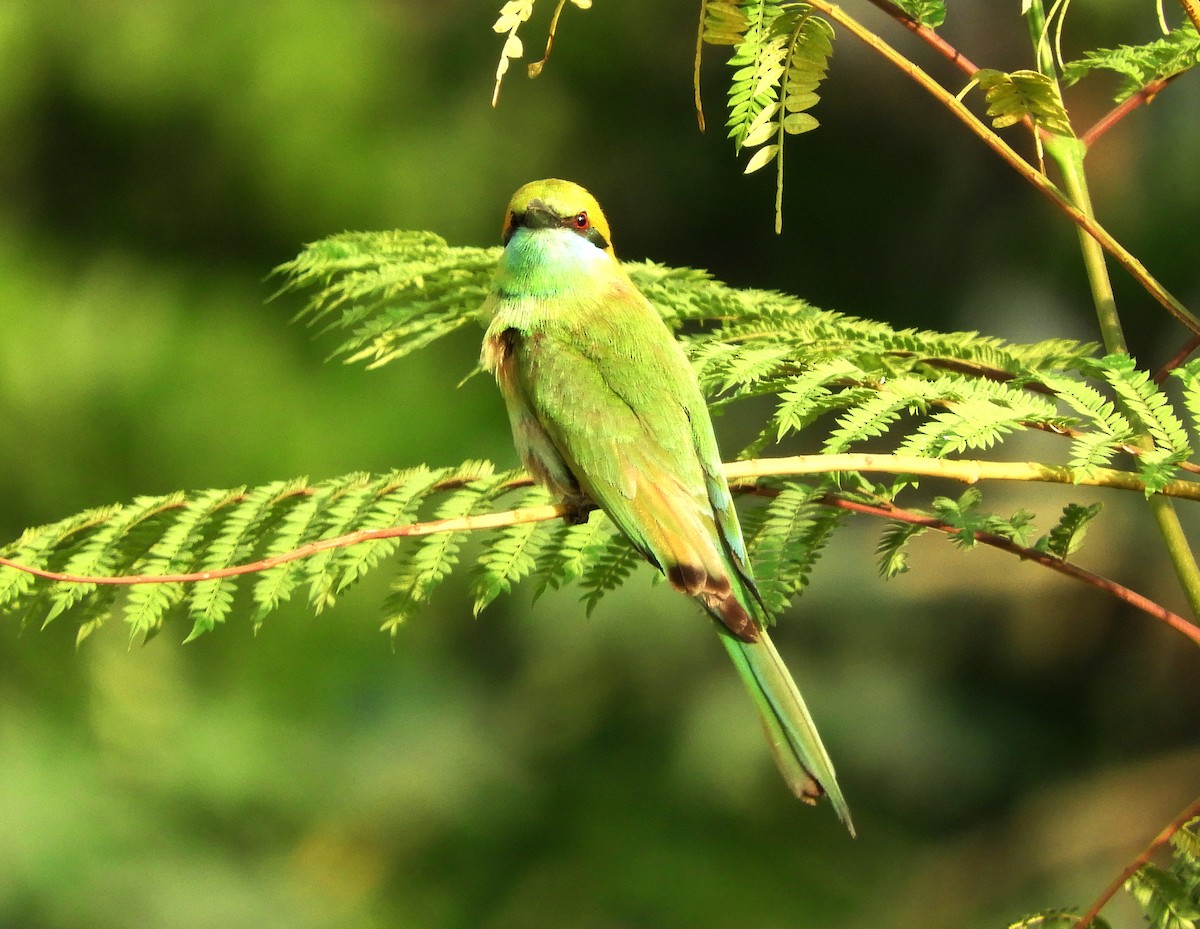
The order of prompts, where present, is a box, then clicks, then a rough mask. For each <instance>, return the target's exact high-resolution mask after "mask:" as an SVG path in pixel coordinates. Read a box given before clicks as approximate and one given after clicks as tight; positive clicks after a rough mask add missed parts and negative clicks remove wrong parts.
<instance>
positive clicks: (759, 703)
mask: <svg viewBox="0 0 1200 929" xmlns="http://www.w3.org/2000/svg"><path fill="white" fill-rule="evenodd" d="M717 628H718V631H719V632H720V633H721V641H722V642H724V643H725V648H726V650H728V652H729V657H730V658H732V659H733V663H734V665H735V666H736V667H737V670H738V674H739V675H741V678H742V680H743V681H744V682H745V684H746V689H747V690H749V691H750V696H751V697H753V698H754V705H755V706H756V707H758V712H759V715H760V716H761V717H762V723H763V729H765V730H766V734H767V741H768V743H770V746H771V753H772V754H773V755H774V756H775V763H776V764H777V765H779V771H780V773H781V774H782V775H783V779H784V780H785V781H786V782H787V784H788V787H790V788H791V790H792V792H793V793H794V794H795V795H796V796H797V797H799V798H800V799H801V800H804V801H805V802H806V803H816V802H817V800H819V799H820V798H821V796H822V794H825V795H828V797H829V801H830V802H831V803H832V804H833V809H834V811H835V812H836V813H837V816H838V819H840V820H841V821H842V823H843V824H844V825H845V826H846V828H847V829H849V830H850V835H854V823H853V822H851V820H850V808H849V807H848V806H846V800H845V798H844V797H843V796H842V790H841V788H840V787H838V782H837V775H836V774H834V771H833V762H832V761H830V760H829V753H828V752H826V751H825V746H824V745H822V744H821V737H820V736H819V735H818V734H817V727H816V726H815V725H814V724H813V721H812V717H811V716H809V714H808V707H806V706H805V705H804V699H803V698H802V697H801V696H800V691H799V690H798V689H797V688H796V684H795V682H794V681H793V680H792V676H791V675H790V674H789V673H788V670H787V668H786V667H785V666H784V664H783V659H781V658H780V657H779V653H778V652H777V651H775V646H774V644H773V643H772V642H771V639H770V637H769V636H768V635H767V631H766V630H765V629H759V630H758V640H757V641H755V642H744V641H742V640H741V639H738V638H736V637H735V636H733V635H730V634H729V633H728V632H727V631H726V630H725V629H724V628H723V627H722V626H721V625H720V624H718V627H717Z"/></svg>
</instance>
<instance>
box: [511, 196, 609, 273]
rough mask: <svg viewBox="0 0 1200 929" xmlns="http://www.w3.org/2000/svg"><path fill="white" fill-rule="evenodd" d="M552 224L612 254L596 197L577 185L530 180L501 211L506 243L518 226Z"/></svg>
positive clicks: (543, 226)
mask: <svg viewBox="0 0 1200 929" xmlns="http://www.w3.org/2000/svg"><path fill="white" fill-rule="evenodd" d="M553 225H558V226H562V227H563V228H566V229H570V230H571V231H573V232H575V233H578V234H579V235H581V236H583V237H584V238H586V239H588V240H589V241H591V242H592V243H593V244H594V245H595V246H596V247H597V248H600V249H602V250H603V251H605V252H607V253H608V254H609V255H613V257H616V256H615V253H614V252H613V247H612V239H611V236H610V233H609V229H608V220H607V219H605V217H604V211H603V210H601V209H600V204H599V203H597V202H596V198H595V197H593V196H592V195H591V194H590V193H588V192H587V190H585V189H584V188H582V187H580V186H579V185H578V184H576V183H574V182H572V181H563V180H559V179H558V178H546V179H544V180H540V181H530V182H529V183H528V184H525V185H524V186H522V187H521V188H520V189H519V190H518V191H517V192H516V193H515V194H513V196H512V200H510V201H509V203H508V210H507V211H505V214H504V229H503V230H502V237H503V241H504V242H505V243H507V242H508V240H509V238H510V237H511V236H512V234H513V232H514V231H515V230H516V229H517V228H518V227H520V226H529V227H531V228H546V227H549V226H553Z"/></svg>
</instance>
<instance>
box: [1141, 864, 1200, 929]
mask: <svg viewBox="0 0 1200 929" xmlns="http://www.w3.org/2000/svg"><path fill="white" fill-rule="evenodd" d="M1192 889H1193V888H1189V887H1188V885H1187V884H1186V883H1185V882H1184V881H1183V880H1182V879H1181V878H1180V876H1179V875H1178V874H1175V873H1173V872H1171V871H1164V870H1163V869H1162V868H1159V867H1156V866H1155V865H1151V864H1146V865H1142V867H1140V868H1138V870H1137V871H1135V872H1134V873H1133V874H1132V875H1131V876H1130V878H1129V880H1127V881H1126V882H1125V890H1126V891H1128V893H1129V895H1130V896H1131V897H1133V899H1134V900H1135V901H1136V902H1137V905H1138V906H1139V907H1140V908H1141V910H1142V913H1143V915H1144V916H1145V917H1146V921H1147V922H1148V923H1149V925H1150V929H1196V926H1197V925H1198V924H1200V906H1198V905H1197V902H1196V900H1195V899H1193V897H1192V893H1191V890H1192Z"/></svg>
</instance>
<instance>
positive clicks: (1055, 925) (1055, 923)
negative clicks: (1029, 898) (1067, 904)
mask: <svg viewBox="0 0 1200 929" xmlns="http://www.w3.org/2000/svg"><path fill="white" fill-rule="evenodd" d="M1080 916H1081V914H1080V913H1079V912H1078V911H1077V910H1074V909H1065V908H1064V909H1055V910H1042V912H1040V913H1034V914H1033V915H1031V916H1026V917H1025V918H1024V919H1018V920H1017V921H1016V922H1015V923H1009V924H1008V929H1074V927H1075V926H1077V925H1079V919H1080ZM1089 925H1091V926H1093V927H1094V929H1112V927H1111V926H1110V924H1109V922H1108V920H1106V919H1105V918H1104V917H1103V916H1093V917H1092V921H1091V923H1090V924H1089Z"/></svg>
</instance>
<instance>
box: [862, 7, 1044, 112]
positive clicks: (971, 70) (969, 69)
mask: <svg viewBox="0 0 1200 929" xmlns="http://www.w3.org/2000/svg"><path fill="white" fill-rule="evenodd" d="M871 3H872V4H874V5H875V6H876V7H878V8H879V9H880V10H882V11H883V12H884V13H887V15H888V16H890V17H892V19H894V20H896V22H898V23H899V24H900V25H901V26H903V27H904V28H905V29H907V30H908V31H909V32H911V33H913V34H914V35H915V36H916V37H917V38H918V39H920V40H921V41H922V42H924V43H925V44H926V45H928V46H929V47H930V48H932V49H933V50H934V51H935V52H937V53H938V54H939V55H941V56H942V57H943V58H945V59H946V60H947V61H948V62H950V64H952V65H954V67H956V68H958V70H960V71H961V72H962V73H963V74H965V75H966V76H967V77H974V76H975V72H976V71H978V70H979V66H978V65H976V64H975V62H973V61H971V59H970V58H968V57H967V56H966V55H964V54H963V53H962V52H960V51H959V50H958V49H956V48H955V47H954V46H953V45H951V44H950V43H949V42H947V41H946V40H945V39H943V38H942V37H941V36H940V35H938V33H937V32H936V31H935V30H933V29H930V28H929V27H928V26H925V25H923V24H921V23H919V22H917V21H916V20H915V19H913V18H912V17H911V16H909V15H908V14H907V13H906V12H904V10H902V9H900V7H898V6H896V4H894V3H890V2H888V0H871ZM1024 122H1027V123H1028V124H1029V125H1030V126H1032V125H1033V121H1032V120H1030V119H1029V117H1028V116H1027V117H1025V120H1024Z"/></svg>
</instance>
